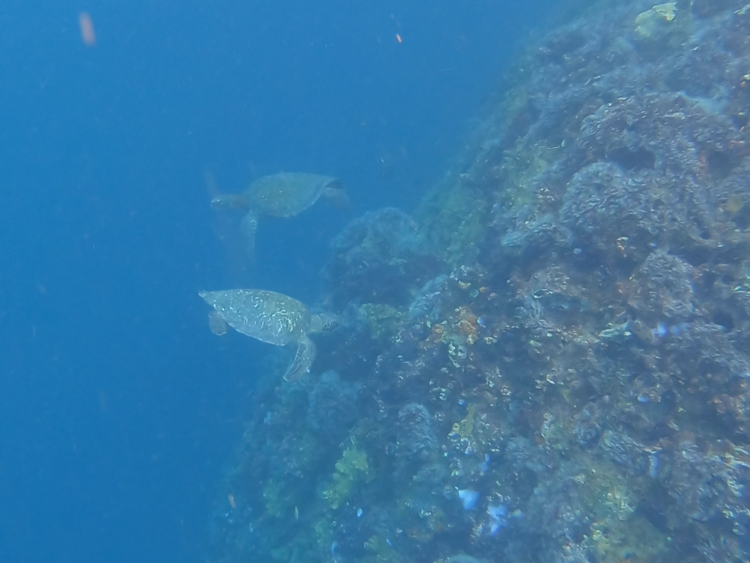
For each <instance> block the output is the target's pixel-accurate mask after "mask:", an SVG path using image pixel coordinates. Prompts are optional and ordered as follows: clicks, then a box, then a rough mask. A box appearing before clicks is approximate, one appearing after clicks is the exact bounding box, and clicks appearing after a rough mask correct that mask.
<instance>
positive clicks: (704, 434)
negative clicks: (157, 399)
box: [210, 0, 750, 563]
mask: <svg viewBox="0 0 750 563" xmlns="http://www.w3.org/2000/svg"><path fill="white" fill-rule="evenodd" d="M511 82H512V84H511V85H510V87H509V88H508V89H507V94H506V96H505V98H504V99H503V101H502V103H499V104H498V106H497V107H496V108H495V109H494V110H493V112H492V114H491V115H490V116H489V117H488V118H487V119H486V122H485V123H484V124H483V126H482V128H481V129H480V131H478V133H477V134H476V139H477V141H476V143H475V144H474V145H472V147H473V148H472V149H471V150H469V151H468V152H467V153H466V155H465V156H464V160H463V161H462V162H461V163H460V167H458V168H460V170H461V172H460V173H454V174H449V175H448V176H447V178H446V180H445V182H443V185H441V187H440V189H438V190H436V191H435V193H434V194H432V195H431V196H430V197H429V198H427V200H426V201H425V203H424V205H423V207H422V208H421V209H420V210H419V212H418V213H417V214H416V216H415V217H416V219H414V220H412V219H411V218H409V217H407V216H406V215H404V214H403V213H401V212H398V211H395V210H383V211H379V212H375V213H370V214H367V215H365V216H364V217H362V218H361V219H358V220H356V221H355V222H354V223H353V224H352V225H351V226H350V227H348V228H347V229H346V230H345V231H344V233H342V235H340V236H339V237H338V238H337V239H336V240H335V241H334V244H333V249H332V258H331V261H330V264H329V265H328V267H327V268H326V270H325V272H324V286H325V288H324V296H323V301H324V304H325V306H326V307H328V308H331V309H333V310H336V311H337V312H338V313H340V314H341V315H342V318H343V319H344V322H343V323H342V326H341V327H340V328H339V329H337V331H336V332H335V333H333V334H330V335H325V336H323V337H321V338H319V339H317V342H318V346H319V350H320V353H319V358H318V360H317V361H316V364H315V367H314V369H313V372H312V373H310V374H309V375H308V376H307V377H306V378H304V379H303V380H302V381H300V382H299V383H296V384H289V383H285V382H283V381H282V380H281V377H280V376H279V374H275V373H274V374H268V376H267V377H266V378H265V379H264V380H263V382H262V383H261V384H260V386H259V388H258V390H257V393H256V395H255V397H256V398H255V404H254V407H253V410H252V413H253V414H252V416H253V418H252V420H251V421H250V423H249V425H248V428H247V431H246V433H245V435H244V438H243V441H242V444H241V447H240V448H239V450H238V454H237V458H236V460H235V461H234V464H233V465H232V467H231V470H230V471H229V473H228V475H227V477H226V480H225V481H224V482H223V484H222V490H221V494H220V495H219V499H220V500H219V502H218V505H219V506H220V508H217V511H216V514H215V518H214V520H213V522H212V538H213V545H212V553H211V557H210V560H211V561H213V562H215V563H229V562H245V561H247V562H249V561H278V562H283V563H298V562H299V563H301V562H305V563H318V562H329V561H336V562H338V563H349V562H351V563H391V562H392V563H397V562H400V563H407V562H420V563H421V562H428V563H432V562H435V561H448V562H456V563H476V562H477V561H496V562H501V561H502V562H503V563H516V562H519V563H520V562H542V563H563V562H566V563H567V562H571V563H572V562H592V563H594V562H596V563H619V562H621V561H629V562H644V563H645V562H649V563H667V562H674V561H681V562H685V563H698V562H704V561H706V562H707V561H711V562H741V561H748V560H750V535H749V532H750V501H749V500H748V499H750V491H749V490H747V487H748V485H750V426H749V421H750V393H749V392H748V382H749V381H750V379H749V378H750V139H748V131H747V130H746V124H747V121H748V117H750V5H747V6H745V5H744V4H743V2H741V1H735V0H693V1H692V2H689V1H678V2H675V3H669V4H662V5H657V6H654V4H653V2H643V1H627V2H626V1H617V2H614V1H612V2H609V1H608V2H603V3H598V4H596V5H595V6H593V7H591V8H589V9H587V10H586V11H584V12H580V13H579V14H578V15H577V16H576V19H575V20H574V21H572V22H570V23H568V24H566V25H564V26H563V27H560V28H557V29H556V30H554V31H553V32H551V33H550V34H548V35H547V36H545V37H543V38H542V39H540V40H539V41H538V42H537V43H536V44H534V45H533V46H531V47H529V49H528V50H527V52H526V54H525V56H524V57H522V59H521V60H520V61H519V63H518V64H517V66H516V68H515V71H514V73H513V78H512V81H511Z"/></svg>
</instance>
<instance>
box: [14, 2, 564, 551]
mask: <svg viewBox="0 0 750 563" xmlns="http://www.w3.org/2000/svg"><path fill="white" fill-rule="evenodd" d="M552 4H553V2H551V1H548V2H546V6H545V3H534V4H533V7H524V6H529V4H528V3H524V2H521V1H520V0H513V1H508V2H497V1H490V0H475V1H445V0H439V1H437V2H431V3H429V4H428V3H418V2H407V3H403V2H393V1H388V2H382V3H380V2H379V3H372V4H369V5H367V4H363V3H353V2H346V1H344V0H329V1H327V2H324V3H309V2H302V1H300V0H295V1H282V2H273V3H271V2H260V1H257V0H256V1H253V2H236V1H235V2H231V1H227V0H219V1H217V2H212V3H207V2H197V1H195V0H188V1H183V2H174V1H172V2H169V1H165V2H160V3H155V2H146V1H141V2H137V1H136V2H129V3H127V4H120V5H113V4H112V3H109V2H102V1H90V2H85V3H73V2H69V1H62V2H51V1H49V0H43V1H40V2H36V3H33V4H31V3H28V2H20V1H17V0H7V1H5V2H3V4H2V6H0V24H2V28H3V32H2V33H0V45H1V50H2V53H3V57H2V60H1V61H0V83H1V84H2V88H0V105H1V107H2V110H1V111H2V115H3V119H2V134H1V136H0V143H1V146H0V170H1V171H2V188H1V189H2V205H0V244H2V254H1V255H0V256H1V257H0V341H1V342H2V344H1V349H2V354H0V440H1V446H0V447H1V448H2V452H3V453H2V459H1V460H0V515H1V516H2V522H3V525H2V526H0V559H1V560H2V561H14V562H35V561H58V562H65V561H76V562H82V561H103V560H108V561H110V562H116V561H135V560H138V561H141V562H147V561H165V560H166V561H199V560H201V553H202V548H203V544H204V538H205V535H206V526H207V524H206V523H207V519H208V513H209V512H210V510H211V503H212V500H213V496H214V485H215V483H216V482H217V480H218V479H219V476H220V473H221V471H222V467H223V464H224V463H225V461H226V459H227V458H228V456H229V455H230V453H231V451H232V447H233V445H234V444H235V442H236V440H237V438H238V436H239V434H240V432H241V430H242V421H243V418H244V417H245V415H246V413H245V412H244V411H243V408H244V407H245V406H246V404H247V395H248V394H249V393H251V392H252V388H253V378H254V376H255V374H256V373H257V370H258V369H260V368H259V366H260V365H261V363H262V358H263V356H264V354H265V353H266V348H265V347H264V346H262V345H260V344H258V343H256V342H254V341H250V340H249V339H241V337H236V338H234V339H233V340H230V341H228V342H229V343H228V342H227V341H226V340H220V339H217V338H215V337H214V336H213V335H212V334H211V333H210V332H209V331H208V329H207V326H206V307H205V304H204V303H202V302H201V301H200V300H199V299H198V297H197V295H196V293H197V291H199V290H201V289H219V288H225V287H236V286H243V285H251V286H256V287H266V288H271V289H275V290H278V291H282V292H285V293H288V294H290V295H293V296H295V297H298V298H300V299H303V300H305V301H308V302H314V300H315V298H316V294H317V287H318V274H319V271H320V268H321V266H322V265H323V263H324V261H325V259H326V256H327V251H328V242H329V240H330V239H331V238H332V237H333V236H334V235H335V234H336V233H337V232H338V231H339V230H340V229H341V228H342V227H343V226H344V225H345V224H346V223H347V222H348V221H349V220H351V219H352V218H353V217H355V216H356V215H358V214H360V213H362V212H364V211H366V210H369V209H374V208H378V207H382V206H386V205H388V206H396V207H400V208H403V209H405V210H407V211H408V210H410V209H412V208H413V207H414V206H415V204H416V203H417V202H418V201H419V199H420V197H422V196H423V195H424V194H425V192H426V191H427V190H428V189H429V188H430V186H431V185H433V184H434V183H435V182H436V181H437V180H439V178H440V177H441V175H442V174H443V173H444V171H445V169H446V168H447V166H448V160H449V159H450V158H451V157H452V156H453V155H455V154H456V153H457V152H458V151H459V150H460V149H461V143H462V138H463V136H464V135H466V134H467V133H468V131H469V130H470V128H471V125H470V120H471V119H472V118H474V117H476V116H477V115H480V114H481V108H482V105H483V103H485V102H486V101H487V100H488V99H489V97H490V96H491V95H493V94H494V93H495V90H494V89H495V87H496V86H497V84H498V83H499V78H500V75H501V73H502V71H503V69H504V68H505V67H506V66H507V64H508V63H509V60H510V57H511V55H512V53H513V52H514V50H515V49H516V48H517V47H518V46H519V45H520V44H521V43H522V42H523V40H524V38H525V37H526V36H527V34H528V33H529V32H530V31H531V30H533V29H534V28H535V27H538V26H540V25H542V23H543V21H544V19H545V17H546V15H545V14H546V9H545V8H546V7H551V6H552ZM81 12H87V13H88V14H90V17H91V21H92V22H93V26H94V31H95V33H96V43H95V45H92V46H86V45H85V44H84V42H83V41H82V38H81V31H80V29H79V19H78V18H79V14H80V13H81ZM399 38H400V41H399ZM281 170H306V171H307V170H309V171H314V172H319V173H324V174H333V175H336V176H338V177H340V178H342V180H343V182H344V185H345V187H346V188H347V190H348V192H349V195H350V197H351V199H352V202H353V204H352V207H351V209H349V210H345V211H341V210H336V209H332V208H330V207H326V206H316V207H314V208H313V209H311V210H309V212H307V213H306V214H304V215H303V216H301V217H299V218H297V219H295V220H293V221H285V222H267V223H264V224H263V225H262V226H261V230H260V231H259V234H258V247H257V263H258V266H257V267H256V268H255V269H253V270H252V271H250V270H248V268H247V265H246V264H245V263H244V262H243V257H242V256H241V255H240V254H238V253H237V248H236V244H233V242H232V241H231V240H222V238H221V236H217V234H218V235H221V234H222V233H226V232H227V231H226V228H225V227H226V225H225V224H224V223H222V220H221V219H217V217H216V216H215V215H214V214H213V213H212V211H211V209H210V206H209V201H210V195H211V194H210V191H211V186H213V185H215V186H217V187H218V189H220V190H222V191H227V192H237V191H239V190H241V189H242V188H244V187H245V186H246V185H247V184H248V183H249V182H250V181H251V180H252V179H254V178H256V177H258V176H260V175H263V174H268V173H273V172H278V171H281ZM235 242H236V241H235ZM235 336H236V335H235Z"/></svg>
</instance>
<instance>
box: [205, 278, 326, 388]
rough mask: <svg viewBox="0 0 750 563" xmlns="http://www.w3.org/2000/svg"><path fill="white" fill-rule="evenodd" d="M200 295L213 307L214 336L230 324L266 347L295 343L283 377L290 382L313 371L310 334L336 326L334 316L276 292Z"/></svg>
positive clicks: (245, 291) (233, 290) (255, 291)
mask: <svg viewBox="0 0 750 563" xmlns="http://www.w3.org/2000/svg"><path fill="white" fill-rule="evenodd" d="M198 295H199V296H200V297H202V298H203V299H204V300H205V301H206V303H208V304H209V305H211V306H212V307H213V308H214V310H213V311H211V313H209V316H208V318H209V327H210V328H211V331H212V332H213V333H214V334H217V335H219V336H221V335H222V334H225V333H226V331H227V325H229V326H231V327H232V328H233V329H234V330H236V331H237V332H239V333H241V334H244V335H246V336H250V337H252V338H257V339H258V340H260V341H261V342H266V343H267V344H275V345H276V346H286V345H287V344H290V343H295V344H296V345H297V352H296V354H295V355H294V360H293V361H292V363H291V365H290V366H289V369H287V371H286V374H285V375H284V379H286V380H287V381H294V380H296V379H299V378H300V377H302V376H303V375H305V374H306V373H307V372H308V371H310V366H311V365H312V363H313V360H314V359H315V344H314V343H313V341H312V340H310V339H309V338H308V336H307V334H308V333H310V332H321V331H323V330H330V329H331V328H333V326H334V324H335V318H334V317H333V315H329V314H320V315H311V314H310V311H309V310H308V309H307V307H306V306H305V304H304V303H300V302H299V301H297V300H296V299H292V298H291V297H288V296H286V295H282V294H281V293H276V292H274V291H266V290H264V289H228V290H224V291H201V292H200V293H199V294H198Z"/></svg>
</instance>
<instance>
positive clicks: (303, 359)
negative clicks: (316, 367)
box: [284, 337, 315, 381]
mask: <svg viewBox="0 0 750 563" xmlns="http://www.w3.org/2000/svg"><path fill="white" fill-rule="evenodd" d="M313 360H315V343H314V342H313V341H312V340H310V339H309V338H307V337H304V338H303V339H302V340H300V341H299V345H298V346H297V353H296V354H295V355H294V360H293V361H292V365H290V366H289V369H288V370H286V374H284V379H285V380H286V381H296V380H298V379H299V378H300V377H302V376H304V375H306V374H307V372H309V371H310V366H311V365H312V363H313Z"/></svg>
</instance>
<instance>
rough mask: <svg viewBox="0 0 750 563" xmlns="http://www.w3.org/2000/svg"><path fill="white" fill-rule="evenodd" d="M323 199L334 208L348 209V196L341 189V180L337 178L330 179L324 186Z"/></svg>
mask: <svg viewBox="0 0 750 563" xmlns="http://www.w3.org/2000/svg"><path fill="white" fill-rule="evenodd" d="M322 195H323V197H324V198H326V199H327V200H328V201H329V202H331V203H332V204H333V206H334V207H338V208H339V209H349V205H350V202H349V196H348V195H346V192H345V191H344V190H343V188H342V187H341V180H339V179H338V178H331V181H330V182H328V183H327V184H326V187H325V188H324V189H323V194H322Z"/></svg>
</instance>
